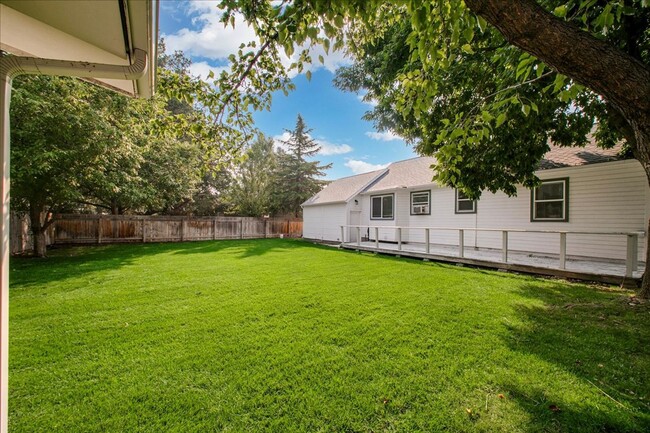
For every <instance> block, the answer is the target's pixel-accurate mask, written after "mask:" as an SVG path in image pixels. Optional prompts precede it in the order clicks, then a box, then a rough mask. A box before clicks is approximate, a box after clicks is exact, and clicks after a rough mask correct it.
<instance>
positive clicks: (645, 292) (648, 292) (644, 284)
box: [638, 219, 650, 299]
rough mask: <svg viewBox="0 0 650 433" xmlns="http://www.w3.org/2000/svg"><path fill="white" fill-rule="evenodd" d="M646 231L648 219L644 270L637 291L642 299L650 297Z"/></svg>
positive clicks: (649, 252) (649, 249)
mask: <svg viewBox="0 0 650 433" xmlns="http://www.w3.org/2000/svg"><path fill="white" fill-rule="evenodd" d="M648 233H650V219H649V220H648V226H647V228H646V251H645V272H644V273H643V280H642V281H641V290H639V293H638V296H639V298H643V299H650V270H649V269H648V263H650V242H648Z"/></svg>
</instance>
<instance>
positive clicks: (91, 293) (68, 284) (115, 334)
mask: <svg viewBox="0 0 650 433" xmlns="http://www.w3.org/2000/svg"><path fill="white" fill-rule="evenodd" d="M10 278H11V284H12V287H11V317H10V320H11V323H10V326H11V338H10V348H9V349H10V350H9V357H10V359H9V368H10V372H9V374H10V377H11V380H10V383H9V400H10V402H11V404H10V405H9V431H11V432H12V433H23V432H24V433H33V432H50V431H65V432H69V433H75V432H82V433H94V432H163V431H165V432H183V433H191V432H201V433H203V432H213V431H232V432H318V431H322V432H353V431H354V432H370V431H374V432H391V431H395V432H439V431H449V432H512V433H524V432H526V433H530V432H540V433H541V432H576V433H578V432H584V433H591V432H646V431H648V426H650V412H649V411H648V401H647V398H648V397H647V396H648V395H650V377H649V372H650V348H649V346H648V344H647V342H648V341H650V327H648V326H647V320H648V314H649V312H650V311H649V310H650V308H649V307H650V306H649V305H648V304H647V303H646V304H640V305H638V304H637V305H629V302H630V300H629V297H628V296H629V294H630V292H627V291H624V290H620V289H617V288H605V287H594V286H586V285H583V284H572V283H567V282H564V281H561V280H550V279H545V278H544V279H543V278H534V277H530V276H522V275H513V274H507V273H503V272H493V271H486V270H480V269H469V268H459V267H457V266H451V265H441V264H436V263H423V262H421V261H415V260H406V259H396V258H388V257H382V256H373V255H370V254H356V253H353V252H345V251H339V250H336V249H334V248H331V247H327V246H317V245H312V244H311V243H309V242H305V241H300V240H286V239H285V240H280V239H264V240H246V241H239V240H237V241H219V242H192V243H185V244H179V243H174V244H145V245H121V246H120V245H114V246H99V247H95V248H87V247H83V248H66V249H57V250H55V251H53V252H52V254H51V257H50V258H49V259H48V260H47V261H42V260H37V261H34V260H26V259H23V258H12V261H11V275H10ZM551 405H553V406H555V407H557V408H559V411H554V410H552V409H551V408H550V406H551ZM467 409H470V410H471V413H468V412H467Z"/></svg>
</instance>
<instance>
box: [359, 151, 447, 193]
mask: <svg viewBox="0 0 650 433" xmlns="http://www.w3.org/2000/svg"><path fill="white" fill-rule="evenodd" d="M434 162H435V158H432V157H430V156H422V157H419V158H411V159H407V160H404V161H397V162H394V163H392V164H391V165H389V166H388V168H387V170H388V173H387V174H386V175H385V176H382V177H381V178H380V179H377V180H376V181H375V182H373V183H372V184H371V185H370V186H369V187H368V188H366V189H365V190H364V193H371V192H379V191H386V190H391V189H397V188H412V187H416V186H422V185H428V184H430V183H432V182H433V169H432V168H431V165H432V164H433V163H434Z"/></svg>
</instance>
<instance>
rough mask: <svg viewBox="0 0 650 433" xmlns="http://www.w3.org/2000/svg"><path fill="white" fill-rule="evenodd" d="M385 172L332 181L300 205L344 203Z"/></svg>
mask: <svg viewBox="0 0 650 433" xmlns="http://www.w3.org/2000/svg"><path fill="white" fill-rule="evenodd" d="M386 171H387V169H383V170H377V171H371V172H370V173H363V174H358V175H356V176H349V177H344V178H341V179H337V180H335V181H332V182H330V183H329V184H328V185H327V186H326V187H325V188H323V189H322V190H320V192H318V193H317V194H316V195H314V196H313V197H312V198H310V199H309V200H307V201H306V202H304V203H303V204H302V205H303V206H313V205H317V204H326V203H337V202H346V201H348V200H350V199H351V198H352V197H354V196H355V195H357V194H358V193H359V192H361V190H363V189H364V188H365V187H366V186H368V184H370V183H371V182H372V181H374V180H375V179H377V178H378V177H380V176H381V175H383V174H385V173H386Z"/></svg>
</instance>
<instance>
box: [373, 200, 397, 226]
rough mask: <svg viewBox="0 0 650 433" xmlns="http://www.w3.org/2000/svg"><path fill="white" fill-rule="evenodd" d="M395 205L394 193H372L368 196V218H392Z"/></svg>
mask: <svg viewBox="0 0 650 433" xmlns="http://www.w3.org/2000/svg"><path fill="white" fill-rule="evenodd" d="M394 205H395V195H394V194H384V195H373V196H371V197H370V219H373V220H392V219H393V208H394Z"/></svg>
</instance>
